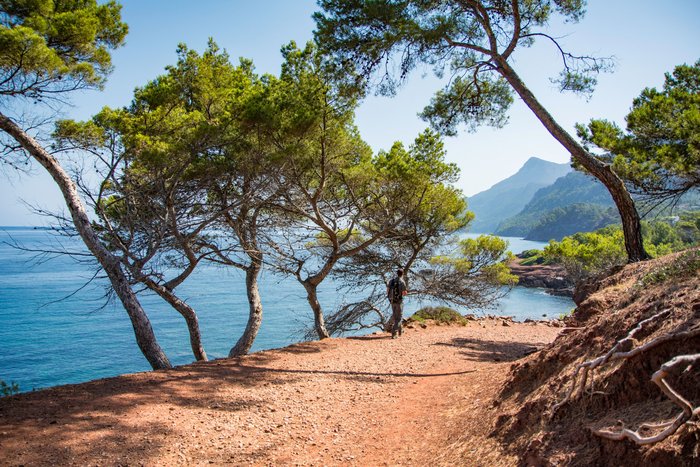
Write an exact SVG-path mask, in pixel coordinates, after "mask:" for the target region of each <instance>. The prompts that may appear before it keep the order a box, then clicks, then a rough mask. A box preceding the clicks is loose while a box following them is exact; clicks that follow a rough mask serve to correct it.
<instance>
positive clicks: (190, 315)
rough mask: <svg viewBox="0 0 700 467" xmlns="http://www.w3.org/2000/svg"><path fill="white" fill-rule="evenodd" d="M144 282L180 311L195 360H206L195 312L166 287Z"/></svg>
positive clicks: (148, 281) (149, 281)
mask: <svg viewBox="0 0 700 467" xmlns="http://www.w3.org/2000/svg"><path fill="white" fill-rule="evenodd" d="M145 284H146V286H147V287H148V288H149V289H151V290H153V291H154V292H155V293H157V294H158V295H160V296H161V298H163V300H165V301H166V302H168V304H170V306H172V307H173V308H175V310H176V311H177V312H178V313H180V314H181V315H182V317H183V318H185V323H187V331H188V332H189V335H190V347H191V348H192V354H193V355H194V358H195V359H196V360H197V361H200V362H206V361H207V353H206V352H205V351H204V346H203V345H202V333H201V332H200V330H199V318H198V317H197V312H196V311H194V309H193V308H192V307H191V306H189V305H188V304H187V303H185V302H184V301H182V300H180V298H179V297H178V296H177V295H175V294H174V293H173V292H172V291H171V290H169V289H167V288H166V287H163V286H162V285H159V284H156V283H155V282H153V281H151V280H147V281H146V282H145Z"/></svg>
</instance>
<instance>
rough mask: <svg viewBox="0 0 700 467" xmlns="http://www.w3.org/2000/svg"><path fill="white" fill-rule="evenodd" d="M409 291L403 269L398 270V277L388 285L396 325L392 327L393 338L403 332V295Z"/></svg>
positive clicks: (387, 290)
mask: <svg viewBox="0 0 700 467" xmlns="http://www.w3.org/2000/svg"><path fill="white" fill-rule="evenodd" d="M407 293H408V291H407V289H406V283H405V282H404V280H403V269H399V270H397V271H396V277H394V278H393V279H391V280H390V281H389V284H388V285H387V287H386V295H387V297H388V298H389V303H391V312H392V317H393V320H394V325H393V326H392V328H391V338H392V339H396V338H397V337H398V336H400V335H401V334H403V328H402V326H401V319H402V316H401V315H402V314H403V297H404V295H406V294H407Z"/></svg>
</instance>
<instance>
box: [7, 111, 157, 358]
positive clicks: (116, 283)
mask: <svg viewBox="0 0 700 467" xmlns="http://www.w3.org/2000/svg"><path fill="white" fill-rule="evenodd" d="M0 129H2V130H3V131H5V132H6V133H7V134H9V135H10V136H12V138H14V139H15V141H17V142H18V143H19V144H20V145H21V146H22V148H24V149H25V150H26V151H27V152H28V153H29V154H30V155H31V156H32V157H33V158H34V159H36V160H37V161H38V162H39V163H40V164H41V165H42V166H43V167H44V168H45V169H46V170H47V172H48V173H49V174H50V175H51V177H52V178H53V179H54V181H55V182H56V184H57V185H58V187H59V188H60V189H61V193H62V194H63V198H64V199H65V201H66V205H67V207H68V210H69V211H70V213H71V217H72V218H73V224H74V225H75V228H76V230H77V231H78V233H79V234H80V237H81V238H82V239H83V242H84V243H85V246H87V248H88V249H89V250H90V252H91V253H92V254H93V255H94V256H95V258H96V259H97V261H98V262H99V263H100V265H101V266H102V268H103V269H104V270H105V272H106V273H107V276H108V277H109V280H110V282H111V283H112V288H113V289H114V292H115V293H116V295H117V296H118V297H119V300H120V301H121V302H122V304H123V305H124V309H125V310H126V312H127V314H128V315H129V318H130V319H131V324H132V326H133V328H134V334H135V336H136V342H137V344H138V346H139V348H140V349H141V352H142V353H143V355H144V356H145V357H146V360H148V362H149V363H150V364H151V367H153V369H154V370H157V369H162V368H170V367H171V365H170V362H169V361H168V357H167V356H166V355H165V353H164V352H163V350H162V349H161V348H160V346H159V345H158V342H157V340H156V336H155V334H154V333H153V328H152V327H151V322H150V320H149V319H148V316H147V315H146V312H145V311H144V310H143V308H142V307H141V304H140V303H139V301H138V299H137V297H136V294H134V291H133V290H132V289H131V285H130V284H129V281H128V280H127V278H126V275H125V274H124V271H123V270H122V268H121V265H120V263H119V259H118V258H117V257H115V256H114V255H113V254H111V253H110V252H109V251H108V250H107V249H106V248H105V247H104V246H103V245H102V244H101V243H100V240H99V238H98V237H97V234H96V233H95V231H94V230H93V228H92V224H91V223H90V219H89V217H88V215H87V212H86V211H85V207H84V206H83V203H82V200H81V199H80V195H79V194H78V190H77V189H76V187H75V184H74V183H73V181H72V180H71V178H70V177H69V176H68V174H67V173H66V172H65V170H63V168H62V167H61V165H60V164H59V163H58V161H57V160H56V159H55V158H54V157H53V156H52V155H51V154H49V153H48V152H46V150H45V149H44V148H43V147H41V145H40V144H39V143H38V142H37V141H36V140H35V139H34V138H32V137H31V136H29V135H28V134H27V133H26V132H25V131H24V130H22V128H20V127H19V126H18V125H17V124H16V123H14V122H13V121H12V120H10V119H9V118H7V117H6V116H5V115H3V114H2V113H0Z"/></svg>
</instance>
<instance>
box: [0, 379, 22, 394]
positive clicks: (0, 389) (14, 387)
mask: <svg viewBox="0 0 700 467" xmlns="http://www.w3.org/2000/svg"><path fill="white" fill-rule="evenodd" d="M17 393H19V384H17V383H15V382H14V381H13V382H12V383H10V384H7V383H6V382H5V381H3V380H1V379H0V396H3V397H4V396H12V395H13V394H17Z"/></svg>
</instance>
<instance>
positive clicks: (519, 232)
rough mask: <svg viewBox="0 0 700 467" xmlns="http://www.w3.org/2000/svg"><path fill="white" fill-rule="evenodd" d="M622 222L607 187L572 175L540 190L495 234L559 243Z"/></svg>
mask: <svg viewBox="0 0 700 467" xmlns="http://www.w3.org/2000/svg"><path fill="white" fill-rule="evenodd" d="M619 221H620V218H619V215H618V214H617V211H616V210H615V208H614V204H613V201H612V198H611V197H610V194H609V193H608V191H607V190H606V189H605V187H604V186H603V185H602V184H601V183H600V182H598V181H597V180H596V179H594V178H592V177H590V176H588V175H585V174H582V173H580V172H570V173H568V174H567V175H565V176H563V177H561V178H559V179H557V180H556V181H555V182H554V183H553V184H552V185H550V186H547V187H544V188H542V189H540V190H538V191H537V192H536V193H535V194H534V196H533V197H532V199H531V200H530V202H529V203H527V205H526V206H525V207H524V208H523V210H522V211H520V213H518V214H517V215H515V216H513V217H510V218H508V219H506V220H504V221H503V222H501V224H499V226H498V228H497V229H496V232H495V233H496V234H497V235H503V236H509V237H525V238H527V239H528V240H538V241H548V240H551V239H557V240H559V239H561V238H563V237H565V236H566V235H571V234H573V233H576V232H588V231H591V230H596V229H599V228H601V227H604V226H606V225H609V224H614V223H616V222H619Z"/></svg>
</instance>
